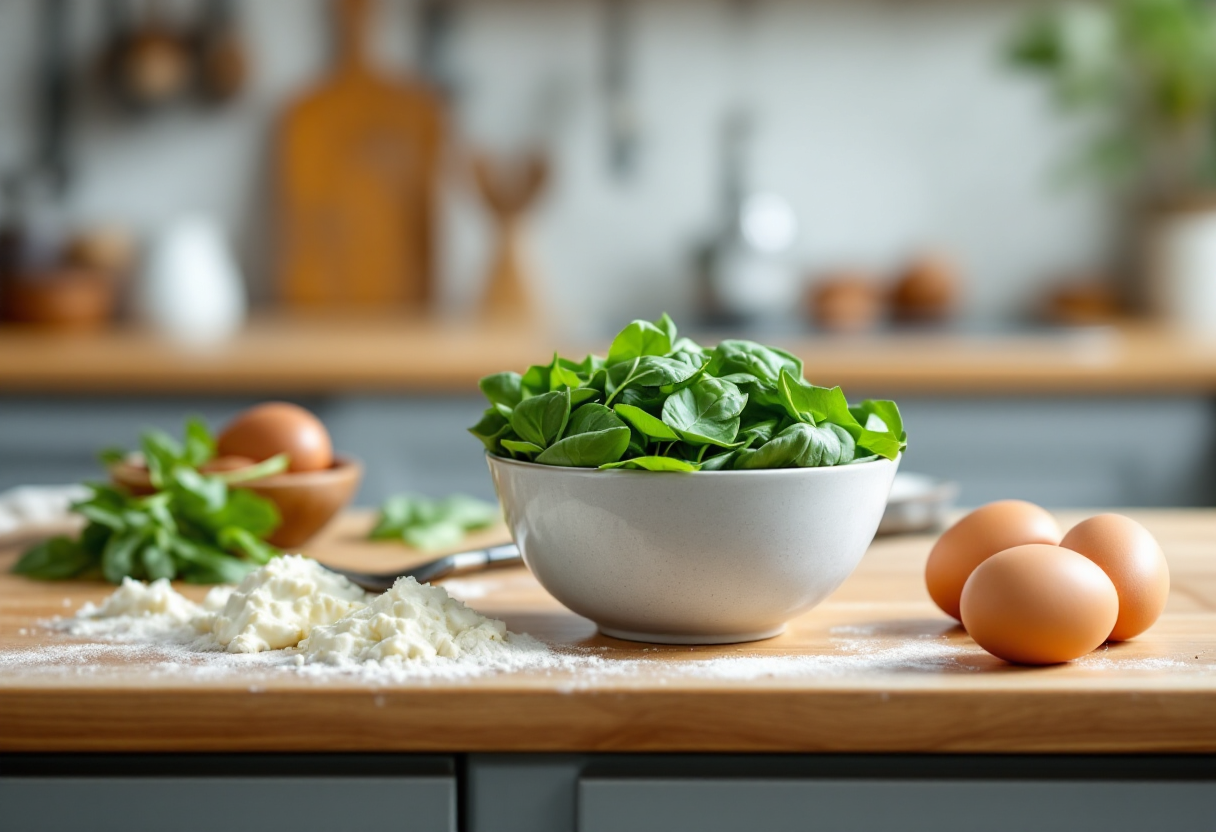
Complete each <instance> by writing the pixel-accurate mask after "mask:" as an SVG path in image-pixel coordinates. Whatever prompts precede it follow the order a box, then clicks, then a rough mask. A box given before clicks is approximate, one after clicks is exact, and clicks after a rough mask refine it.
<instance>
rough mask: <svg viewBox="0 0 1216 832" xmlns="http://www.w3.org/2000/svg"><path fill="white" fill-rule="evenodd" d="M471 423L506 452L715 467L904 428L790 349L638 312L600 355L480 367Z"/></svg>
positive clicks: (591, 464) (535, 457)
mask: <svg viewBox="0 0 1216 832" xmlns="http://www.w3.org/2000/svg"><path fill="white" fill-rule="evenodd" d="M480 386H481V391H482V392H483V393H484V394H485V396H486V398H487V399H489V401H490V407H489V408H488V409H487V410H486V411H485V415H484V416H483V417H482V419H481V421H480V422H478V423H477V424H476V425H474V426H473V427H471V428H469V432H470V433H472V434H473V435H474V436H476V437H477V438H478V439H480V440H481V441H482V443H484V444H485V446H486V450H488V451H489V452H490V453H492V454H495V455H497V456H502V457H507V458H509V459H517V460H526V461H530V462H537V463H540V464H542V465H559V466H568V467H578V468H637V469H645V470H648V471H721V470H727V469H734V470H746V469H755V468H814V467H820V466H827V465H845V464H849V463H856V462H868V461H871V460H874V459H879V458H884V459H895V458H896V457H897V456H898V455H899V453H900V452H901V451H902V450H903V449H904V448H905V447H906V446H907V434H906V433H905V432H904V429H903V420H902V419H901V418H900V415H899V408H898V407H896V405H895V403H894V402H891V401H883V400H867V401H863V402H861V403H860V404H857V405H853V406H850V405H849V403H848V401H846V399H845V397H844V393H842V392H841V390H840V388H839V387H816V386H815V385H813V384H808V383H807V382H806V381H805V380H804V379H803V377H802V362H801V361H800V360H799V359H798V358H796V357H795V356H793V355H791V354H789V353H788V352H785V351H784V350H781V349H777V348H776V347H766V346H763V345H761V344H757V343H754V342H752V341H739V340H731V341H723V342H722V343H720V344H718V346H717V347H714V348H713V349H706V348H704V347H702V346H700V345H698V344H696V343H694V342H693V341H691V340H689V339H688V338H678V337H677V334H676V326H675V324H674V323H673V322H672V320H671V318H669V317H668V316H667V315H663V317H662V318H660V319H659V320H658V321H656V322H655V323H651V322H649V321H634V322H633V323H631V324H629V325H628V326H627V327H625V328H624V329H623V330H621V332H620V333H619V334H618V335H617V336H616V338H615V339H613V341H612V346H611V347H610V348H609V350H608V356H607V358H601V357H599V356H596V355H589V356H587V357H586V358H584V359H583V360H582V361H571V360H570V359H566V358H561V357H559V356H557V355H556V354H554V356H553V360H552V361H551V362H550V363H549V364H547V365H536V366H533V367H530V368H528V371H527V372H526V373H524V374H523V375H520V374H519V373H514V372H506V373H496V374H494V375H491V376H486V377H485V378H483V379H482V380H481V383H480Z"/></svg>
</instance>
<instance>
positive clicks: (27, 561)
mask: <svg viewBox="0 0 1216 832" xmlns="http://www.w3.org/2000/svg"><path fill="white" fill-rule="evenodd" d="M96 562H97V560H96V558H95V557H94V556H93V555H91V554H90V553H89V552H88V551H87V550H85V548H84V547H83V546H82V545H80V544H79V543H78V542H76V541H75V540H72V539H71V538H68V537H52V538H51V539H50V540H44V541H42V542H41V543H37V544H35V545H34V546H31V547H30V548H29V549H27V550H26V551H25V553H24V554H23V555H22V556H21V558H20V559H19V560H18V561H17V562H16V563H15V564H13V572H15V573H17V574H18V575H25V576H27V577H30V578H39V579H41V580H47V581H59V580H65V579H67V578H74V577H76V576H77V575H79V574H80V573H81V572H84V571H85V570H86V569H88V568H89V567H91V566H93V565H94V564H95V563H96Z"/></svg>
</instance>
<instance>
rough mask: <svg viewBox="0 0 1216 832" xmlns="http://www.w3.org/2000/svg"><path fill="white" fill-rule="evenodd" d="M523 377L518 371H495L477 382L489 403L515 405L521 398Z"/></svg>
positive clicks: (522, 395)
mask: <svg viewBox="0 0 1216 832" xmlns="http://www.w3.org/2000/svg"><path fill="white" fill-rule="evenodd" d="M522 382H523V377H522V376H521V375H520V374H519V373H495V374H494V375H492V376H486V377H485V378H483V379H482V380H481V381H479V382H477V386H478V387H480V388H481V392H482V393H484V394H485V397H486V398H487V399H489V400H490V404H504V405H506V406H507V407H515V406H516V405H517V404H519V403H520V401H521V400H522V399H523V397H524V394H523V387H522Z"/></svg>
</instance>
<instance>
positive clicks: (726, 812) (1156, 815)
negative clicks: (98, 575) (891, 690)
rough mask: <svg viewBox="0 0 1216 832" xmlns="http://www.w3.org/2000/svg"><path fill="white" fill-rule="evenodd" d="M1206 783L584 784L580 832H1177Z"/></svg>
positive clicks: (1212, 817) (1203, 812)
mask: <svg viewBox="0 0 1216 832" xmlns="http://www.w3.org/2000/svg"><path fill="white" fill-rule="evenodd" d="M1213 807H1216V783H1213V782H1168V783H1167V782H1126V781H1125V782H1104V783H1103V782H1093V781H1069V782H1042V781H1025V780H1022V781H1017V780H1014V781H985V780H956V781H949V780H946V781H937V780H934V781H929V780H919V781H918V780H899V781H894V780H885V781H884V780H864V779H860V780H794V779H788V780H782V779H730V778H722V779H714V778H707V779H691V778H689V779H684V778H661V777H660V778H629V777H620V778H611V777H604V778H597V777H584V778H582V779H581V780H580V781H579V787H578V829H579V832H738V831H739V830H754V832H786V830H789V832H794V830H797V832H816V830H823V832H892V831H893V830H900V832H921V830H924V832H1025V831H1026V830H1034V832H1144V830H1149V829H1151V830H1153V832H1174V830H1178V832H1183V830H1198V829H1211V828H1213V827H1212V825H1213V823H1214V822H1216V813H1214V810H1213Z"/></svg>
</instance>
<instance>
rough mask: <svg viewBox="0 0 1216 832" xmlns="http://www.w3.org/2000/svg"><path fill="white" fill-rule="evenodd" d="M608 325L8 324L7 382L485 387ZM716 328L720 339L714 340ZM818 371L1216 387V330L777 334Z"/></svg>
mask: <svg viewBox="0 0 1216 832" xmlns="http://www.w3.org/2000/svg"><path fill="white" fill-rule="evenodd" d="M606 340H607V339H606V338H605V337H603V336H602V334H600V333H596V334H595V335H594V336H589V337H571V336H569V335H565V336H562V335H557V334H554V333H552V332H548V331H545V330H544V329H543V328H532V329H522V328H519V327H518V326H512V325H510V324H507V323H505V322H503V323H486V322H476V321H467V320H464V321H460V320H453V321H444V320H437V319H423V318H407V317H402V316H389V315H377V316H366V315H365V316H349V315H347V316H324V317H321V316H301V315H293V316H288V315H265V316H261V317H257V318H255V319H254V320H252V321H251V322H250V324H249V325H248V326H247V327H246V328H245V329H244V330H243V331H242V332H241V333H240V334H239V335H238V336H236V337H235V338H233V339H232V340H231V341H228V342H226V343H224V344H223V345H220V346H218V347H215V348H213V349H210V350H208V351H191V350H188V349H185V348H183V347H181V346H179V345H175V344H173V343H171V342H169V341H166V340H164V339H163V338H160V337H157V336H156V335H155V334H153V333H150V332H148V331H144V330H140V329H137V328H125V327H118V328H114V329H111V330H106V331H99V332H92V333H63V332H52V331H47V330H37V329H31V328H24V327H18V326H11V325H4V326H0V392H2V393H59V394H62V393H219V394H222V393H255V394H259V395H261V394H337V393H346V392H400V393H452V392H470V393H472V392H474V391H475V390H476V383H477V379H478V378H480V377H481V376H483V375H486V374H488V373H492V372H497V371H499V370H503V369H508V368H514V369H517V370H523V369H524V368H525V367H526V366H527V365H529V364H532V363H538V362H544V361H546V360H547V357H548V356H551V355H552V354H553V350H554V349H555V348H557V349H559V350H561V351H562V353H563V354H571V355H582V354H584V353H586V352H588V351H599V352H602V351H603V350H604V348H605V347H606ZM706 340H707V341H710V340H711V339H706ZM765 340H771V341H772V342H773V343H776V344H779V345H781V346H784V347H786V348H787V349H790V350H791V351H793V352H795V353H796V354H798V355H800V356H802V358H803V359H804V360H805V361H806V364H807V378H808V379H810V380H812V381H814V382H816V383H817V384H829V385H831V384H840V385H843V386H844V387H845V388H846V390H848V391H849V392H850V394H851V395H854V396H856V395H859V394H865V395H870V394H876V395H877V394H881V395H886V394H891V395H894V394H905V395H907V394H913V395H914V394H918V393H924V394H958V395H968V394H981V395H989V394H991V395H999V394H1032V395H1033V394H1042V395H1049V394H1121V395H1136V394H1149V393H1178V394H1209V393H1211V394H1216V340H1213V341H1204V340H1200V339H1196V338H1193V337H1190V336H1187V335H1184V334H1182V333H1177V332H1172V331H1169V330H1166V329H1162V328H1153V327H1148V326H1120V327H1109V328H1098V329H1086V330H1075V331H1069V330H1055V331H1046V332H1040V333H1035V332H1028V333H994V334H980V335H968V334H960V333H948V332H925V333H918V332H889V333H880V334H875V335H869V336H825V335H815V336H806V337H797V336H795V337H780V336H773V337H772V338H771V339H765Z"/></svg>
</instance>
